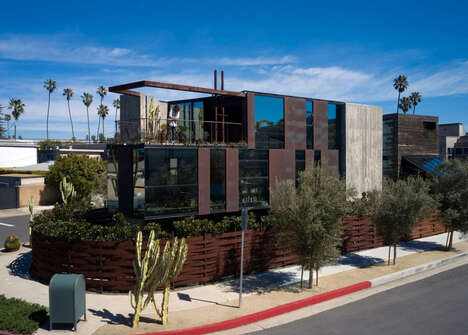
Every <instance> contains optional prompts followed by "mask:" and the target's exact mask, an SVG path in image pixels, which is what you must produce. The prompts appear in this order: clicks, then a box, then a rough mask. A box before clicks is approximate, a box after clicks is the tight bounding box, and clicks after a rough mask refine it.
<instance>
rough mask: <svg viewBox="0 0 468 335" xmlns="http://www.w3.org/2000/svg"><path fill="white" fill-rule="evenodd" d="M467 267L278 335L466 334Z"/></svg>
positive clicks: (265, 334)
mask: <svg viewBox="0 0 468 335" xmlns="http://www.w3.org/2000/svg"><path fill="white" fill-rule="evenodd" d="M466 283H468V265H463V266H460V267H457V268H454V269H452V270H449V271H445V272H441V273H439V274H437V275H434V276H431V277H428V278H426V279H423V280H420V281H416V282H413V283H410V284H407V285H404V286H400V287H397V288H393V289H391V290H388V291H384V292H381V293H378V294H375V295H372V296H370V297H368V298H365V299H362V300H359V301H356V302H353V303H349V304H346V305H343V306H341V307H337V308H335V309H332V310H329V311H326V312H322V313H319V314H315V315H313V316H311V317H307V318H304V319H300V320H298V321H294V322H291V323H287V324H284V325H281V326H279V327H274V328H269V329H267V330H263V331H259V332H254V333H252V334H256V335H276V334H278V335H279V334H297V335H302V334H316V335H318V334H327V335H328V334H330V335H333V334H359V335H371V334H372V335H373V334H379V335H387V334H412V335H431V334H434V335H436V334H437V335H438V334H451V335H457V334H460V335H462V334H463V335H465V334H468V317H467V314H466V301H468V287H467V285H466Z"/></svg>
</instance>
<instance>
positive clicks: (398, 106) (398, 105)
mask: <svg viewBox="0 0 468 335" xmlns="http://www.w3.org/2000/svg"><path fill="white" fill-rule="evenodd" d="M399 108H400V91H398V101H397V105H396V112H397V114H398V109H399Z"/></svg>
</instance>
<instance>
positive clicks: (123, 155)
mask: <svg viewBox="0 0 468 335" xmlns="http://www.w3.org/2000/svg"><path fill="white" fill-rule="evenodd" d="M115 149H116V150H118V155H119V162H118V171H119V182H118V194H119V211H120V212H122V213H123V214H125V215H129V216H133V147H132V146H126V145H122V146H119V147H116V148H115Z"/></svg>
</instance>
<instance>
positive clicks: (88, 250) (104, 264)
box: [31, 217, 445, 292]
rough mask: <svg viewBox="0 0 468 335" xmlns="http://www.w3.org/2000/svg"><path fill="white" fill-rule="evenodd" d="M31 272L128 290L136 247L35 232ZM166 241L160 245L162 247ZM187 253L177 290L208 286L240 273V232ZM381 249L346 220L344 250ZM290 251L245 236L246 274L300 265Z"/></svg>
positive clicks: (192, 241) (424, 232) (433, 228)
mask: <svg viewBox="0 0 468 335" xmlns="http://www.w3.org/2000/svg"><path fill="white" fill-rule="evenodd" d="M443 232H445V225H444V224H443V223H441V222H439V221H436V220H427V221H424V222H421V223H420V224H418V225H417V227H416V228H415V229H414V231H413V234H412V235H411V236H410V237H409V239H415V238H420V237H424V236H430V235H435V234H440V233H443ZM32 238H33V251H32V266H31V274H32V275H33V276H35V277H36V278H38V279H39V280H41V281H44V282H47V283H48V282H49V280H50V278H51V277H52V276H53V274H55V273H81V274H83V275H84V276H85V278H86V285H87V289H89V290H93V291H97V292H125V291H128V290H129V289H131V288H132V286H133V285H134V280H135V276H134V273H133V265H132V262H133V259H134V258H135V245H134V243H133V242H131V241H125V242H94V241H68V240H67V239H63V238H54V237H48V236H44V235H41V234H39V233H37V232H34V233H33V237H32ZM164 243H165V241H163V243H162V244H164ZM187 243H188V245H189V252H188V256H187V261H186V263H185V265H184V268H183V270H182V273H181V274H180V276H179V277H178V278H177V279H176V280H175V282H174V283H173V285H174V286H184V285H190V284H200V283H206V282H210V281H213V280H218V279H220V278H223V277H226V276H230V275H236V274H238V272H239V268H240V244H241V233H240V232H231V233H224V234H220V235H204V236H199V237H190V238H188V239H187ZM382 245H383V241H382V239H381V238H379V237H378V236H377V231H376V229H375V226H374V225H373V224H372V222H371V221H370V220H369V219H368V218H358V217H348V218H346V219H345V222H344V242H343V252H344V253H347V252H354V251H358V250H364V249H369V248H375V247H379V246H382ZM297 261H298V258H297V256H295V255H294V254H292V253H291V252H285V251H282V250H279V249H278V248H277V247H276V246H275V242H274V234H273V233H272V232H270V231H256V230H248V231H246V233H245V249H244V270H245V273H250V272H254V271H262V270H266V269H270V268H275V267H281V266H286V265H291V264H295V263H297Z"/></svg>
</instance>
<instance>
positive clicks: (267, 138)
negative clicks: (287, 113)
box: [254, 95, 284, 149]
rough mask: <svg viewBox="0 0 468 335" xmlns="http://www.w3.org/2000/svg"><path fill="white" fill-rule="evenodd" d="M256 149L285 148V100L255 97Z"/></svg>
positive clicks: (262, 96) (261, 96) (263, 96)
mask: <svg viewBox="0 0 468 335" xmlns="http://www.w3.org/2000/svg"><path fill="white" fill-rule="evenodd" d="M254 102H255V147H256V148H263V149H282V148H284V104H283V98H277V97H271V96H265V95H255V98H254Z"/></svg>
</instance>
